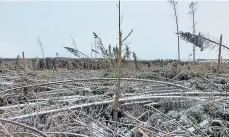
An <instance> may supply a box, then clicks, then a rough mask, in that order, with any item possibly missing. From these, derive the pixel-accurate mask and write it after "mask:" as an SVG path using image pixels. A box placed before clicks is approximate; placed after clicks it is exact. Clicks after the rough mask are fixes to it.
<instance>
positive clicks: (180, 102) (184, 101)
mask: <svg viewBox="0 0 229 137" xmlns="http://www.w3.org/2000/svg"><path fill="white" fill-rule="evenodd" d="M68 62H69V61H68ZM32 64H33V63H32V61H30V60H26V61H25V60H24V61H23V60H19V61H3V62H1V66H0V73H1V75H0V92H1V97H0V115H1V118H0V127H1V128H0V134H1V136H2V137H5V136H6V137H8V136H9V137H14V136H15V137H40V136H42V137H89V136H93V137H96V136H97V137H103V136H104V137H112V136H120V137H141V136H143V137H180V136H182V137H195V136H196V137H206V136H209V137H227V136H228V132H229V131H228V127H229V122H228V120H229V118H228V116H229V113H228V107H227V106H228V105H227V103H228V94H227V91H228V90H229V86H228V80H229V75H227V74H228V70H229V69H228V68H227V66H229V64H227V63H222V64H221V66H220V72H217V71H215V68H216V64H213V65H212V64H211V63H195V64H193V63H191V62H189V63H177V62H173V63H167V64H166V65H165V64H164V63H163V64H151V65H146V64H141V63H139V64H138V68H139V69H136V67H135V64H133V63H131V62H130V63H125V64H123V67H122V69H121V72H122V73H121V80H120V87H121V89H120V91H121V92H120V94H119V97H120V98H119V101H118V103H119V104H118V118H117V120H116V121H114V120H113V109H112V108H113V105H114V102H115V101H114V99H115V96H114V95H115V94H114V93H115V91H116V90H117V89H116V87H117V86H116V84H117V81H118V79H117V73H116V70H115V68H105V67H104V69H96V70H92V69H84V68H78V69H74V68H60V67H57V68H56V69H55V70H54V69H47V68H45V67H44V69H42V70H40V69H39V68H33V65H32ZM57 64H58V62H57ZM57 66H58V65H57ZM59 66H61V65H60V63H59ZM149 66H150V67H149Z"/></svg>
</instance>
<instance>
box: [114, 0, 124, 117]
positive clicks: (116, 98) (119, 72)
mask: <svg viewBox="0 0 229 137" xmlns="http://www.w3.org/2000/svg"><path fill="white" fill-rule="evenodd" d="M118 9H119V49H118V81H117V89H116V91H115V99H114V106H113V120H114V121H117V120H118V101H119V96H120V91H121V63H122V56H121V55H122V32H121V22H120V17H121V16H120V9H121V8H120V0H119V6H118Z"/></svg>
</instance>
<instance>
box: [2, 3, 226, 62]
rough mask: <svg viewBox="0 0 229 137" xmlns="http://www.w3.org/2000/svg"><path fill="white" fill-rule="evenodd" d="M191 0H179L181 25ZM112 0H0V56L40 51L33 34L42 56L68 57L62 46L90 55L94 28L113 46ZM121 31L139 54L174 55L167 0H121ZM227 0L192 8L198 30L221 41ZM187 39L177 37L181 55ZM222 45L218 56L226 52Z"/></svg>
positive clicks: (186, 25)
mask: <svg viewBox="0 0 229 137" xmlns="http://www.w3.org/2000/svg"><path fill="white" fill-rule="evenodd" d="M189 3H190V2H187V1H183V2H182V1H179V2H178V6H177V8H178V14H179V23H180V30H182V31H192V26H191V25H192V24H191V18H190V16H189V15H188V14H187V13H188V11H189V8H188V5H189ZM116 4H117V2H116V1H112V2H111V1H107V2H105V1H100V2H95V1H94V2H89V1H87V2H79V1H78V2H77V1H75V2H0V17H1V22H0V56H1V57H16V56H17V55H18V54H20V55H21V52H22V51H25V55H26V56H27V57H42V53H41V51H40V47H39V46H38V44H37V36H40V39H41V40H42V42H43V48H44V52H45V56H51V57H53V56H55V54H56V52H58V53H59V56H65V57H73V56H72V55H71V54H70V53H68V52H67V51H66V50H65V49H64V48H63V47H64V46H70V47H73V45H72V41H71V39H70V34H71V35H72V36H73V37H74V39H75V40H76V42H77V48H78V49H79V50H80V51H82V52H84V53H85V54H87V55H89V56H90V54H91V52H90V47H91V43H92V42H93V41H94V40H93V35H92V32H96V33H97V34H98V35H99V36H100V37H101V38H102V40H103V43H104V45H105V46H106V47H107V46H108V45H109V43H111V45H112V46H115V45H116V43H117V38H118V10H117V7H116ZM121 8H122V11H121V12H122V14H123V22H122V31H123V36H126V35H127V34H128V33H129V31H131V29H133V30H134V32H133V34H132V35H131V36H130V37H129V39H128V41H127V42H131V44H130V48H131V50H132V51H135V52H136V53H137V56H138V57H139V58H140V59H158V58H174V59H176V58H177V38H176V35H175V34H174V33H175V31H176V28H175V21H174V14H173V10H172V7H171V6H170V5H169V4H168V1H160V2H155V1H147V2H142V1H139V2H136V1H134V2H131V1H126V2H122V3H121ZM228 13H229V2H218V1H216V2H207V1H204V2H199V3H198V11H197V13H196V21H197V26H196V29H197V32H199V31H200V32H204V33H209V34H210V35H211V36H213V37H214V38H216V39H218V38H219V37H220V34H221V33H222V34H223V41H224V44H226V45H227V44H229V43H228V38H229V16H228ZM189 53H192V45H190V44H188V43H186V42H184V41H181V58H182V59H187V58H188V54H189ZM228 53H229V52H228V51H226V50H224V52H223V58H229V54H228ZM196 54H197V55H196V58H216V57H217V52H216V50H212V51H211V50H207V51H204V52H200V51H199V49H197V52H196Z"/></svg>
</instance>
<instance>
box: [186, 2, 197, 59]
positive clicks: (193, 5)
mask: <svg viewBox="0 0 229 137" xmlns="http://www.w3.org/2000/svg"><path fill="white" fill-rule="evenodd" d="M197 3H198V2H191V3H190V4H189V9H190V11H189V13H188V14H190V15H191V18H192V29H193V35H195V34H196V27H195V26H196V23H195V13H196V10H197V7H196V5H197ZM195 47H196V46H195V45H194V44H193V62H195V60H196V50H195Z"/></svg>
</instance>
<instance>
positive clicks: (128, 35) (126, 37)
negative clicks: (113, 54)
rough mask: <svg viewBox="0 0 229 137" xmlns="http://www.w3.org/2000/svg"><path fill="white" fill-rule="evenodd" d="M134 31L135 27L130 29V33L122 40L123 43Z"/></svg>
mask: <svg viewBox="0 0 229 137" xmlns="http://www.w3.org/2000/svg"><path fill="white" fill-rule="evenodd" d="M132 32H133V29H132V30H131V31H130V33H129V34H128V35H127V36H126V37H125V38H124V39H123V40H122V43H123V42H124V41H125V40H126V39H127V38H128V37H129V36H130V35H131V33H132Z"/></svg>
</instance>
